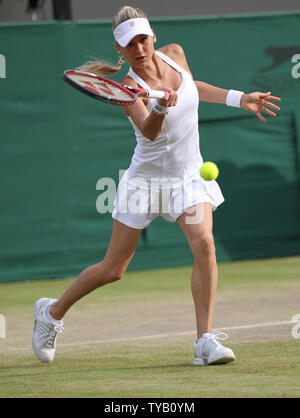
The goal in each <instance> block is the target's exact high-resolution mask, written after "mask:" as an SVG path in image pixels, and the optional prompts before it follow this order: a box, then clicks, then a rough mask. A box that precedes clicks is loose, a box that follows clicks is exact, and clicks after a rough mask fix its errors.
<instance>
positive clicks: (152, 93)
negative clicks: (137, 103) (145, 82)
mask: <svg viewBox="0 0 300 418" xmlns="http://www.w3.org/2000/svg"><path fill="white" fill-rule="evenodd" d="M165 93H166V92H165V91H161V90H149V95H148V97H149V98H150V99H162V98H163V97H164V95H165Z"/></svg>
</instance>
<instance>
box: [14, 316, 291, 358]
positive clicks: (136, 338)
mask: <svg viewBox="0 0 300 418" xmlns="http://www.w3.org/2000/svg"><path fill="white" fill-rule="evenodd" d="M295 323H296V321H280V322H266V323H258V324H250V325H237V326H230V327H224V328H215V329H214V331H231V330H242V329H252V328H262V327H276V326H280V325H290V324H295ZM191 334H196V331H195V330H194V331H183V332H170V333H165V334H153V335H143V336H139V337H127V338H113V339H110V340H89V341H79V342H77V343H66V344H59V345H58V347H76V346H79V345H93V344H107V343H119V342H128V341H137V340H149V339H152V338H163V337H174V336H180V335H191ZM9 350H10V351H29V350H30V351H31V348H30V349H29V347H22V348H15V349H13V350H11V348H10V349H9Z"/></svg>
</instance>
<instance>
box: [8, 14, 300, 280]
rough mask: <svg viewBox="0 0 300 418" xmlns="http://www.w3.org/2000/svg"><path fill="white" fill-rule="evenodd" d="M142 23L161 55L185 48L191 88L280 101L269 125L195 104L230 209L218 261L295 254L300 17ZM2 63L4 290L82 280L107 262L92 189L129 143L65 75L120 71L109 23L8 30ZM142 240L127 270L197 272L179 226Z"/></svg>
mask: <svg viewBox="0 0 300 418" xmlns="http://www.w3.org/2000/svg"><path fill="white" fill-rule="evenodd" d="M151 23H152V26H153V28H154V30H155V32H156V35H157V38H158V42H157V44H156V46H157V47H158V48H159V47H160V46H162V45H165V44H167V43H171V42H176V43H179V44H181V45H182V47H183V48H184V50H185V52H186V56H187V59H188V62H189V66H190V68H191V70H192V73H193V75H194V78H195V79H197V80H202V81H206V82H208V83H212V84H214V85H217V86H219V87H224V88H234V89H237V90H243V91H247V92H250V91H257V90H259V91H269V90H271V91H272V93H273V94H274V95H277V96H281V97H282V103H281V108H282V110H281V112H280V116H279V117H277V118H276V119H273V118H270V117H267V123H266V124H263V123H262V122H260V121H259V120H258V119H257V118H256V117H255V116H254V115H252V114H250V113H247V112H246V111H244V110H241V109H234V108H228V107H226V106H224V105H217V104H209V103H200V107H199V117H200V124H199V129H200V142H201V144H200V146H201V152H202V154H203V157H204V160H212V161H215V162H216V163H217V164H218V166H219V168H220V177H219V179H218V181H219V184H220V186H221V188H222V190H223V193H224V196H225V199H226V201H225V203H224V204H223V205H222V206H221V207H220V208H219V209H218V210H217V211H216V212H215V216H214V234H215V239H216V247H217V258H218V260H219V261H226V260H236V259H250V258H261V257H278V256H286V255H295V254H300V193H299V181H300V177H299V175H300V172H299V159H300V147H299V142H300V113H299V108H300V78H297V77H296V78H294V77H293V76H292V68H293V67H294V66H295V65H296V64H295V63H292V61H291V59H292V57H293V56H294V55H295V54H297V53H298V54H300V12H296V13H294V14H291V13H283V14H282V13H280V14H279V13H278V14H272V15H270V14H264V15H241V16H226V17H222V18H220V17H217V16H216V17H208V18H199V17H195V18H194V17H193V18H182V19H154V20H152V21H151ZM0 54H3V55H4V56H5V58H6V78H0V118H1V123H0V144H1V153H0V161H1V165H0V169H1V208H0V214H1V216H0V225H1V226H0V230H1V248H0V265H1V269H0V282H5V281H14V280H27V279H35V278H36V279H38V278H49V277H61V276H68V275H73V274H78V273H79V272H80V270H81V269H82V268H84V267H86V266H87V265H89V264H93V263H95V262H97V261H99V260H101V259H102V257H103V256H104V254H105V250H106V248H107V245H108V242H109V238H110V233H111V227H112V220H111V215H110V214H109V213H108V214H104V215H100V214H99V213H98V212H97V210H96V199H97V197H98V196H99V193H100V192H99V190H96V183H97V181H98V179H100V178H102V177H111V178H114V179H115V180H116V181H117V180H118V173H119V170H120V169H126V168H127V167H128V165H129V163H130V159H131V155H132V152H133V150H134V147H135V138H134V135H133V132H132V128H131V126H130V124H129V122H128V120H127V118H126V117H125V116H124V114H123V111H122V109H121V108H119V107H116V106H109V105H105V104H102V103H100V102H97V101H95V100H92V99H90V98H88V97H87V96H84V95H82V94H80V93H79V92H77V91H75V90H73V89H72V88H70V87H69V86H68V85H67V84H65V83H64V82H63V81H62V80H61V74H62V72H63V70H65V69H68V68H74V67H76V66H78V65H79V64H81V63H83V62H84V61H86V60H87V59H89V57H95V56H96V57H97V56H98V57H105V58H107V59H108V60H111V61H112V62H116V61H117V54H116V52H115V50H114V47H113V37H112V33H111V22H108V21H101V22H100V21H97V22H96V21H95V22H94V21H92V22H91V21H89V22H63V23H57V22H47V23H36V24H25V23H24V24H3V25H0ZM125 67H126V68H124V69H122V71H121V73H120V74H118V76H116V77H114V78H116V79H120V78H121V77H122V76H123V74H125V72H126V71H127V69H128V66H126V65H125ZM298 72H299V75H300V69H299V70H298ZM294 74H295V69H294ZM296 75H297V73H296ZM146 232H147V236H146V237H147V239H144V238H145V237H143V238H142V239H141V241H140V243H139V246H138V249H137V252H136V255H135V257H134V259H133V261H132V263H131V265H130V267H129V269H142V268H159V267H164V266H165V267H166V266H177V265H188V264H191V263H192V256H191V254H190V251H189V248H188V246H187V244H186V241H185V238H184V236H183V233H182V232H181V231H180V229H179V227H178V226H177V225H176V224H170V223H167V222H165V221H164V220H163V219H161V218H159V219H156V220H155V221H154V222H153V224H152V225H151V226H150V227H149V228H148V229H147V231H146Z"/></svg>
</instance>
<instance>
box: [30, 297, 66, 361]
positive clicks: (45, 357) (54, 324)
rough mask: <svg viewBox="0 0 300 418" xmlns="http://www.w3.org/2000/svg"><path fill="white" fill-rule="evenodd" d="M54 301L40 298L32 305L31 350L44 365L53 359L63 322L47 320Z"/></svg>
mask: <svg viewBox="0 0 300 418" xmlns="http://www.w3.org/2000/svg"><path fill="white" fill-rule="evenodd" d="M56 301H57V299H48V298H41V299H39V300H38V301H37V302H36V303H35V305H34V328H33V331H32V348H33V352H34V354H35V355H36V357H37V358H38V359H39V360H40V361H42V362H45V363H46V362H49V361H52V360H53V359H54V355H55V350H56V337H57V333H61V332H62V331H63V320H61V321H55V320H51V318H49V313H48V309H49V308H50V306H51V305H53V303H55V302H56Z"/></svg>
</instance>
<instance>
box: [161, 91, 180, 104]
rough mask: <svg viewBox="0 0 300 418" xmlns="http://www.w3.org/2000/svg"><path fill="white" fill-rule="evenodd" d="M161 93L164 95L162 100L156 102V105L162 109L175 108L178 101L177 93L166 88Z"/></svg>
mask: <svg viewBox="0 0 300 418" xmlns="http://www.w3.org/2000/svg"><path fill="white" fill-rule="evenodd" d="M163 91H164V92H165V95H164V97H163V98H162V99H159V100H158V104H159V105H160V106H164V107H170V106H176V103H177V100H178V94H177V92H176V91H175V90H172V89H169V88H168V87H165V88H164V89H163Z"/></svg>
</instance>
